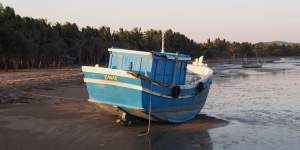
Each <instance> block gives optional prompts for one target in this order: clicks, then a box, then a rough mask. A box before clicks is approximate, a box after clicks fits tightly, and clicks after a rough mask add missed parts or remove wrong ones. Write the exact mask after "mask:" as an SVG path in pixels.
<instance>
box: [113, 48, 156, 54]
mask: <svg viewBox="0 0 300 150" xmlns="http://www.w3.org/2000/svg"><path fill="white" fill-rule="evenodd" d="M108 51H111V52H120V53H127V54H137V55H152V53H150V52H143V51H137V50H129V49H120V48H109V49H108Z"/></svg>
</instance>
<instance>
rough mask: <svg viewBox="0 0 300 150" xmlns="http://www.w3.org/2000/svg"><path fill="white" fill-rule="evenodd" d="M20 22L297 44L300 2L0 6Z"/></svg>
mask: <svg viewBox="0 0 300 150" xmlns="http://www.w3.org/2000/svg"><path fill="white" fill-rule="evenodd" d="M1 3H2V4H3V5H4V6H11V7H13V8H14V9H15V11H16V13H17V14H20V15H21V16H31V17H34V18H45V19H47V20H48V21H50V22H61V23H64V22H66V21H69V22H73V23H76V24H77V25H79V26H80V27H83V26H87V25H89V26H93V27H100V26H103V25H105V26H110V27H111V28H112V30H118V29H119V28H120V27H123V28H125V29H132V28H134V27H142V29H143V30H145V29H150V28H154V29H162V30H166V29H169V28H171V29H173V30H174V31H178V32H181V33H183V34H185V35H187V36H188V37H190V38H192V39H194V40H195V41H198V42H203V41H206V40H207V39H208V38H212V39H214V38H216V37H220V38H226V39H227V40H229V41H249V42H259V41H264V42H267V41H278V40H280V41H289V42H300V0H47V1H46V0H2V1H1Z"/></svg>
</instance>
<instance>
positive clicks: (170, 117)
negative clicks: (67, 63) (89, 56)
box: [83, 69, 211, 123]
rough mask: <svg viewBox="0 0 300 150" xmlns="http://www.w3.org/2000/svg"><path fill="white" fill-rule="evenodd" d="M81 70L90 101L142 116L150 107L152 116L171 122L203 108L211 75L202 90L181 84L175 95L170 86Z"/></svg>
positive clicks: (143, 116) (185, 118)
mask: <svg viewBox="0 0 300 150" xmlns="http://www.w3.org/2000/svg"><path fill="white" fill-rule="evenodd" d="M83 72H84V78H85V83H86V86H87V90H88V94H89V100H90V101H92V102H96V103H100V104H106V105H111V106H115V107H119V108H121V110H123V111H126V113H129V114H131V115H134V116H137V117H141V118H144V119H148V113H149V111H150V109H151V119H152V120H156V121H163V122H172V123H181V122H185V121H188V120H191V119H193V118H194V117H195V116H196V115H197V114H198V113H199V112H200V111H201V109H202V108H203V106H204V104H205V101H206V98H207V96H208V92H209V87H210V84H211V79H208V80H206V81H205V83H203V84H204V89H203V90H201V91H199V90H198V89H197V87H191V88H183V89H181V90H180V94H179V96H178V97H177V98H174V97H172V89H171V88H169V87H162V86H159V85H157V84H154V83H151V82H149V81H146V80H143V79H140V78H134V77H126V76H125V77H124V76H116V77H115V78H113V80H111V79H107V78H106V74H105V73H101V72H97V73H95V72H88V71H85V69H83Z"/></svg>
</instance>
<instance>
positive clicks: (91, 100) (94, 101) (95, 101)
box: [88, 99, 144, 110]
mask: <svg viewBox="0 0 300 150" xmlns="http://www.w3.org/2000/svg"><path fill="white" fill-rule="evenodd" d="M88 101H89V102H93V103H100V104H106V105H108V104H109V105H113V107H117V106H115V104H112V103H108V102H106V103H103V102H100V101H97V100H94V99H88ZM123 107H128V108H133V109H137V110H144V109H141V108H139V107H132V106H130V105H123Z"/></svg>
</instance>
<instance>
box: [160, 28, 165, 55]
mask: <svg viewBox="0 0 300 150" xmlns="http://www.w3.org/2000/svg"><path fill="white" fill-rule="evenodd" d="M161 34H162V36H161V52H162V53H164V52H165V32H163V31H162V32H161Z"/></svg>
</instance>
